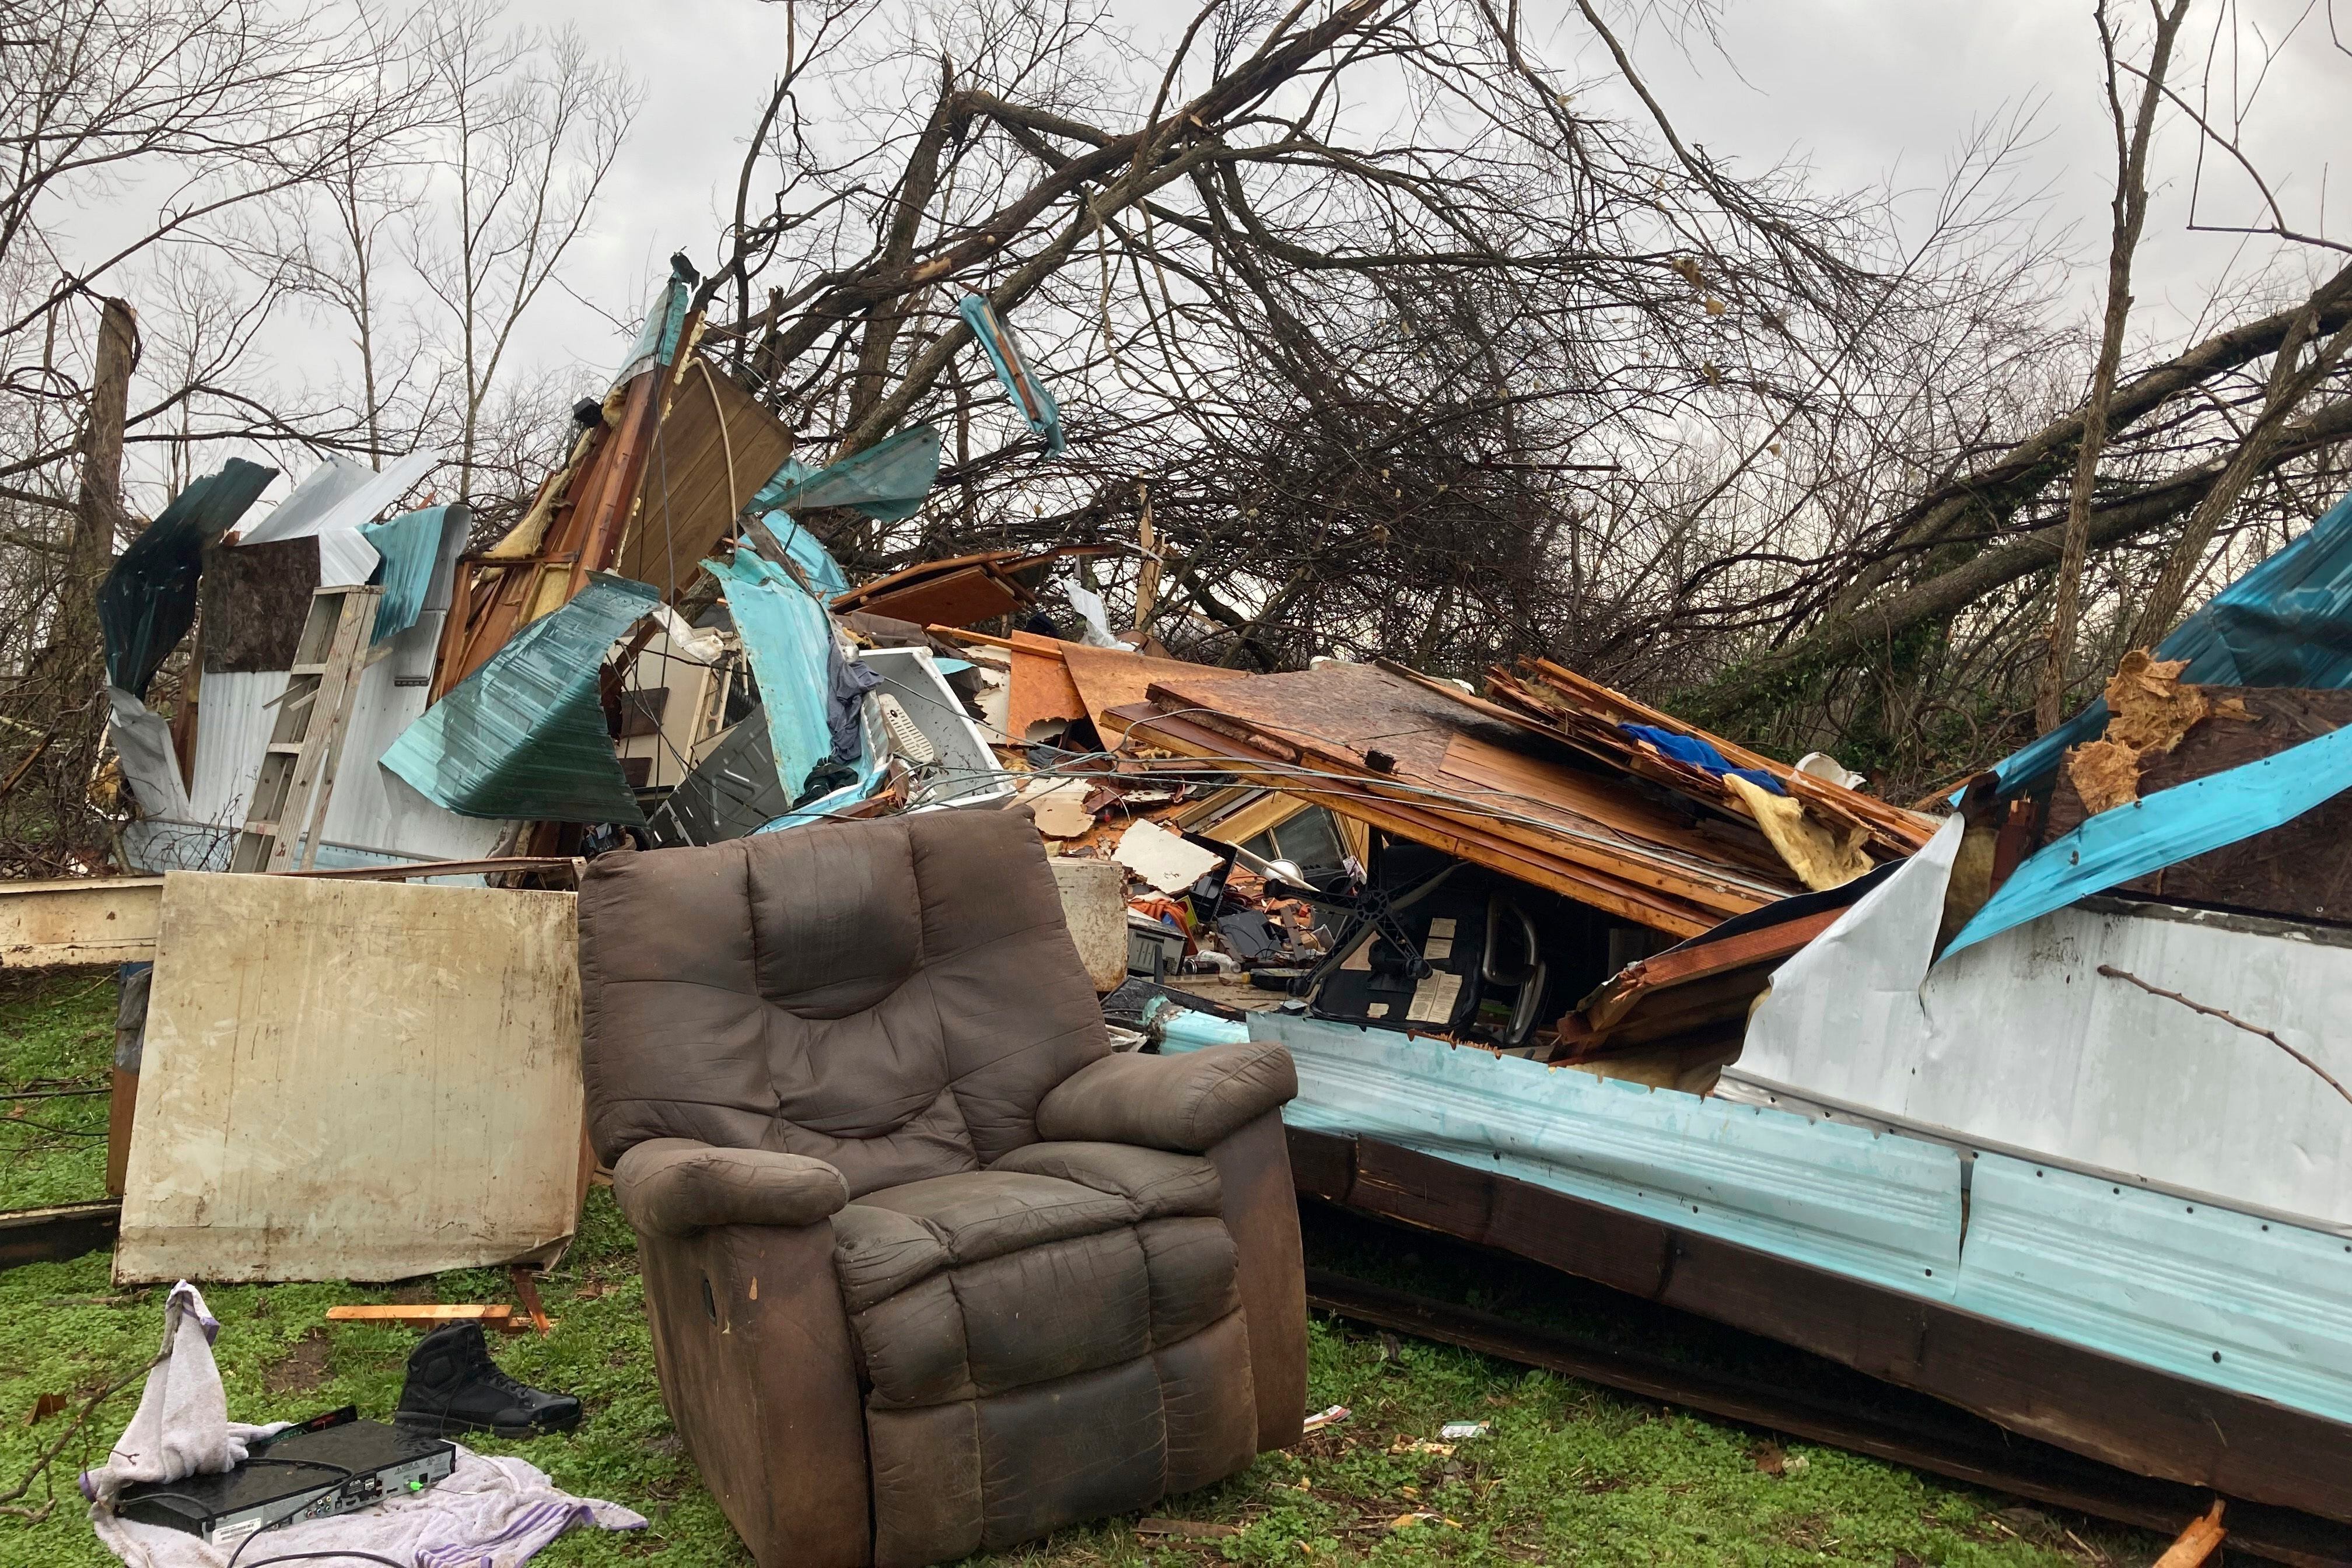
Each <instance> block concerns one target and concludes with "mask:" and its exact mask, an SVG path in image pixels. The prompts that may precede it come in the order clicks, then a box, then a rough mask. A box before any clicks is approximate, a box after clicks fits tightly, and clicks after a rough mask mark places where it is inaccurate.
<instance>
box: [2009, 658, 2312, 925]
mask: <svg viewBox="0 0 2352 1568" xmlns="http://www.w3.org/2000/svg"><path fill="white" fill-rule="evenodd" d="M2203 689H2204V690H2206V691H2207V692H2209V693H2210V695H2212V696H2214V697H2216V698H2221V697H2234V698H2237V699H2239V700H2242V701H2243V702H2244V703H2245V705H2246V708H2247V710H2249V711H2250V712H2252V714H2253V715H2254V721H2253V722H2252V723H2247V722H2245V721H2240V720H2230V719H2208V720H2206V721H2203V722H2202V723H2200V724H2198V725H2196V726H2194V727H2193V728H2191V729H2190V730H2189V732H2188V733H2187V734H2186V735H2184V736H2182V737H2181V740H2180V743H2179V745H2178V746H2176V747H2174V748H2173V749H2172V750H2171V751H2169V752H2165V753H2163V754H2162V755H2160V756H2153V757H2148V758H2147V759H2146V760H2145V761H2144V763H2142V766H2141V770H2140V779H2139V793H2140V797H2141V798H2142V799H2143V800H2144V799H2146V798H2147V797H2148V796H2149V795H2156V794H2158V793H2160V792H2162V791H2164V790H2168V789H2172V788H2174V787H2176V786H2178V785H2180V784H2187V783H2188V782H2189V781H2190V780H2191V779H2200V778H2205V777H2208V776H2210V775H2211V774H2213V773H2221V772H2224V771H2226V770H2228V769H2230V768H2233V767H2238V766H2241V765H2242V764H2244V763H2251V762H2255V761H2258V760H2260V759H2261V758H2263V757H2268V756H2274V755H2276V754H2277V753H2278V752H2283V751H2285V750H2286V749H2288V748H2289V747H2291V746H2296V745H2300V744H2302V743H2303V742H2305V741H2308V740H2312V739H2314V738H2315V737H2317V736H2320V735H2325V734H2326V733H2328V732H2329V731H2334V730H2336V729H2340V728H2342V727H2343V726H2344V725H2346V724H2352V691H2297V690H2290V689H2278V688H2270V687H2242V688H2241V687H2207V688H2203ZM2086 815H2087V813H2086V812H2085V811H2084V805H2083V796H2082V793H2081V792H2080V791H2078V790H2077V789H2075V787H2074V780H2073V778H2071V777H2070V776H2068V774H2067V773H2066V771H2065V769H2063V768H2061V769H2060V770H2059V773H2058V782H2057V784H2056V786H2055V787H2054V788H2053V790H2052V792H2051V795H2050V804H2049V812H2048V816H2047V820H2046V823H2045V825H2044V826H2043V828H2042V842H2043V843H2047V842H2049V841H2050V840H2051V839H2053V838H2056V837H2060V836H2061V835H2063V834H2065V833H2069V832H2071V831H2073V830H2074V828H2076V827H2078V826H2081V825H2082V822H2083V819H2084V816H2086ZM2116 890H2117V891H2118V892H2123V893H2147V894H2149V895H2151V896H2153V897H2156V898H2160V899H2177V900H2183V901H2185V902H2189V903H2195V904H2212V905H2217V906H2220V907H2221V908H2223V909H2233V910H2250V911H2252V912H2253V913H2257V914H2266V915H2278V916H2281V917H2284V918H2285V919H2288V920H2313V921H2332V922H2335V923H2337V924H2341V923H2344V922H2346V921H2352V795H2338V796H2336V798H2335V799H2334V800H2331V801H2328V802H2326V803H2325V804H2324V805H2320V806H2318V807H2316V808H2315V809H2314V810H2311V811H2307V812H2305V813H2304V815H2303V816H2298V817H2296V818H2295V819H2294V821H2292V822H2289V823H2285V824H2284V825H2282V826H2278V827H2273V828H2272V829H2271V830H2270V831H2269V832H2267V833H2258V834H2255V835H2254V836H2253V837H2250V838H2242V839H2240V840H2239V841H2238V842H2237V843H2235V844H2225V845H2223V846H2222V847H2221V848H2219V849H2211V850H2208V851H2207V852H2206V853H2204V854H2202V855H2197V856H2192V857H2190V858H2189V859H2186V860H2182V861H2179V862H2178V863H2177V864H2175V865H2171V866H2167V867H2165V868H2163V869H2162V870H2159V871H2156V872H2152V873H2150V874H2149V875H2147V876H2146V877H2142V878H2139V879H2137V880H2134V881H2130V882H2126V883H2125V884H2123V886H2122V887H2121V888H2119V889H2116Z"/></svg>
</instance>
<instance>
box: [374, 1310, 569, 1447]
mask: <svg viewBox="0 0 2352 1568" xmlns="http://www.w3.org/2000/svg"><path fill="white" fill-rule="evenodd" d="M392 1420H393V1425H394V1426H405V1427H407V1428H408V1429H409V1430H411V1431H413V1432H429V1433H433V1434H435V1435H436V1436H437V1435H439V1434H442V1433H446V1432H492V1433H496V1434H497V1435H498V1436H501V1437H536V1436H540V1435H541V1434H542V1433H546V1432H569V1431H571V1430H572V1428H573V1427H574V1426H579V1425H580V1401H578V1400H577V1399H574V1398H573V1397H572V1395H571V1394H549V1393H547V1392H545V1391H544V1390H541V1389H537V1388H530V1387H526V1386H525V1385H524V1384H520V1383H517V1382H516V1381H515V1380H514V1379H513V1378H511V1377H509V1376H508V1375H507V1374H506V1373H503V1372H500V1371H499V1366H498V1363H496V1362H494V1361H492V1360H491V1359H490V1347H489V1346H488V1344H486V1343H484V1342H483V1340H482V1326H481V1325H480V1324H479V1323H450V1324H448V1325H446V1327H443V1328H438V1329H436V1330H434V1331H432V1332H431V1333H429V1334H427V1335H425V1340H424V1342H423V1343H421V1344H419V1345H418V1346H417V1347H416V1350H415V1352H414V1353H413V1354H411V1355H410V1356H409V1358H408V1382H407V1383H406V1384H404V1385H403V1386H402V1388H401V1391H400V1408H399V1409H397V1410H395V1411H394V1412H393V1413H392Z"/></svg>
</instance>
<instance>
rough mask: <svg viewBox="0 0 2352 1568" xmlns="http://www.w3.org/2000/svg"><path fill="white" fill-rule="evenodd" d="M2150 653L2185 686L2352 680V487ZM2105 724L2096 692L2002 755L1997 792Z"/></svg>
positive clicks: (2042, 768)
mask: <svg viewBox="0 0 2352 1568" xmlns="http://www.w3.org/2000/svg"><path fill="white" fill-rule="evenodd" d="M2156 657H2157V658H2163V659H2175V658H2178V659H2186V660H2188V661H2189V668H2187V669H2185V670H2183V671H2181V674H2180V679H2182V680H2184V681H2187V682H2189V684H2190V685H2193V686H2284V687H2291V688H2297V689H2305V690H2326V689H2337V688H2341V687H2346V686H2352V496H2347V497H2345V498H2344V500H2340V501H2337V502H2336V505H2335V506H2334V507H2332V508H2331V509H2329V510H2328V511H2327V513H2326V516H2324V517H2322V518H2321V519H2320V520H2319V521H2317V522H2315V523H2313V524H2312V525H2311V527H2310V528H2309V529H2307V530H2306V531H2305V532H2304V534H2303V535H2302V537H2301V538H2299V539H2296V540H2295V541H2294V542H2292V543H2290V544H2288V545H2287V546H2286V548H2284V550H2281V551H2280V552H2278V553H2277V554H2275V555H2273V556H2271V557H2270V558H2269V559H2268V560H2266V561H2264V562H2263V563H2262V564H2261V565H2259V566H2256V567H2255V568H2254V569H2253V570H2252V571H2251V572H2249V573H2247V574H2245V575H2244V576H2242V577H2241V578H2239V579H2238V580H2237V581H2236V582H2234V583H2232V584H2230V585H2229V586H2228V587H2226V588H2224V589H2222V590H2221V592H2220V593H2218V594H2216V595H2213V597H2212V599H2211V600H2210V602H2209V603H2208V604H2207V605H2205V607H2204V608H2203V609H2201V610H2199V611H2198V612H2197V613H2196V614H2195V615H2193V616H2189V618H2188V619H2187V620H2185V621H2183V622H2181V623H2180V626H2179V629H2178V630H2177V631H2175V632H2174V633H2173V634H2172V635H2171V636H2170V637H2167V638H2165V639H2164V641H2163V642H2161V643H2159V644H2158V646H2157V649H2156ZM2106 725H2107V703H2106V700H2105V698H2101V699H2099V700H2097V701H2095V702H2093V703H2092V704H2091V705H2090V706H2089V707H2088V708H2085V709H2084V710H2083V711H2081V712H2080V713H2077V714H2076V715H2075V716H2074V718H2073V719H2072V720H2070V721H2067V722H2066V723H2063V724H2061V725H2060V726H2058V728H2056V729H2055V730H2053V731H2050V733H2048V734H2046V735H2044V736H2042V738H2041V739H2040V740H2038V741H2036V742H2033V743H2032V745H2030V746H2027V747H2025V748H2024V749H2023V750H2022V751H2020V752H2017V753H2016V754H2015V755H2013V756H2011V758H2009V759H2008V760H2007V761H2006V762H2003V763H2000V767H1999V768H1998V770H1997V771H1998V772H1999V773H2000V793H2001V794H2002V795H2015V794H2017V793H2018V792H2019V791H2021V790H2022V789H2025V788H2026V787H2028V786H2030V785H2032V784H2035V783H2037V782H2038V781H2040V780H2041V779H2042V777H2043V776H2044V775H2045V774H2047V773H2049V772H2050V770H2051V769H2053V768H2054V767H2056V766H2057V765H2058V759H2059V758H2060V757H2061V756H2063V755H2064V754H2065V752H2066V749H2067V748H2068V747H2069V746H2079V745H2081V744H2082V743H2083V742H2085V741H2090V740H2095V739H2096V738H2097V737H2098V736H2099V735H2100V734H2101V733H2103V732H2104V731H2105V729H2106ZM2167 793H2169V792H2167Z"/></svg>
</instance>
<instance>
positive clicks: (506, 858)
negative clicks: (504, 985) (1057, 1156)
mask: <svg viewBox="0 0 2352 1568" xmlns="http://www.w3.org/2000/svg"><path fill="white" fill-rule="evenodd" d="M586 866H587V862H586V861H584V860H583V859H581V858H580V857H578V856H576V855H501V856H496V857H493V858H489V859H487V860H404V861H402V862H401V863H399V864H398V865H394V866H330V867H326V868H322V869H313V870H308V871H281V872H278V875H279V876H281V877H308V878H311V879H316V880H320V881H338V882H405V881H411V880H414V879H416V878H419V877H475V876H496V875H498V874H499V873H500V872H505V871H561V870H569V871H570V872H572V877H573V879H574V880H577V879H578V878H579V874H580V873H581V871H582V870H583V869H584V868H586ZM157 880H158V881H161V880H162V879H161V878H158V879H157Z"/></svg>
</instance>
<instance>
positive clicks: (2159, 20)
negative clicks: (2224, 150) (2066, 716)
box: [2033, 0, 2189, 730]
mask: <svg viewBox="0 0 2352 1568" xmlns="http://www.w3.org/2000/svg"><path fill="white" fill-rule="evenodd" d="M2148 11H2149V17H2148V20H2149V23H2150V25H2151V26H2152V28H2153V32H2154V36H2153V37H2151V38H2150V40H2149V43H2148V61H2147V70H2146V72H2145V73H2144V78H2145V79H2144V83H2143V85H2142V86H2141V87H2140V89H2139V101H2138V104H2137V107H2136V108H2135V109H2134V110H2132V111H2131V112H2130V117H2129V118H2130V123H2129V124H2128V125H2126V122H2125V121H2126V111H2125V109H2124V99H2123V78H2124V76H2125V75H2126V66H2125V65H2124V63H2123V60H2122V57H2121V52H2120V51H2121V49H2122V47H2123V45H2122V44H2121V42H2120V41H2119V40H2118V38H2117V37H2116V22H2115V18H2114V17H2113V16H2111V15H2110V14H2109V12H2108V9H2107V4H2106V0H2098V4H2097V5H2095V6H2094V7H2093V10H2092V17H2093V20H2094V21H2095V23H2096V24H2097V26H2098V29H2099V55H2100V58H2101V59H2102V60H2103V61H2104V62H2105V66H2106V79H2105V88H2106V104H2107V118H2108V121H2109V124H2110V126H2111V127H2112V129H2113V130H2114V132H2115V138H2116V195H2115V200H2114V203H2113V204H2112V206H2113V213H2114V224H2113V229H2112V233H2111V234H2110V236H2109V239H2108V248H2107V309H2106V315H2105V321H2104V322H2103V323H2102V326H2101V329H2100V334H2099V362H2098V364H2097V367H2096V368H2095V369H2094V370H2093V371H2092V372H2091V394H2090V396H2089V397H2087V398H2085V399H2084V404H2083V431H2082V435H2081V436H2080V437H2078V438H2077V440H2076V443H2075V448H2074V488H2073V489H2071V490H2070V491H2069V492H2068V494H2067V500H2066V539H2065V543H2064V545H2063V548H2062V549H2061V551H2060V553H2059V557H2058V581H2057V586H2056V590H2055V592H2054V595H2053V604H2052V608H2051V612H2050V655H2049V658H2048V659H2047V660H2046V661H2045V662H2044V663H2043V665H2042V685H2041V688H2040V689H2039V691H2038V693H2037V694H2036V696H2035V699H2034V704H2033V719H2034V722H2035V723H2037V724H2039V725H2040V726H2041V727H2042V729H2044V730H2053V729H2055V728H2057V725H2058V720H2059V717H2060V714H2061V712H2062V710H2063V703H2064V701H2065V696H2066V678H2067V675H2068V673H2069V667H2070V666H2071V665H2072V663H2073V661H2074V628H2075V623H2076V622H2077V621H2078V620H2079V619H2080V617H2081V615H2082V595H2083V553H2084V550H2085V549H2086V548H2087V547H2088V545H2089V542H2090V531H2091V492H2092V489H2093V487H2094V486H2095V484H2096V483H2097V481H2098V477H2099V453H2100V451H2101V449H2102V448H2103V447H2105V445H2106V439H2107V405H2108V402H2109V401H2110V400H2111V399H2112V398H2113V397H2114V396H2115V390H2116V370H2117V369H2118V367H2119V366H2120V365H2121V364H2122V363H2123V357H2124V330H2125V328H2126V325H2127V324H2128V323H2129V322H2130V320H2131V307H2132V297H2131V272H2132V257H2133V255H2134V254H2135V253H2136V252H2137V250H2138V249H2139V237H2140V230H2141V229H2142V228H2143V227H2144V226H2146V224H2147V149H2148V143H2149V142H2150V141H2151V140H2153V139H2154V136H2155V133H2156V108H2157V102H2158V99H2159V98H2160V97H2161V96H2162V89H2163V83H2164V79H2165V77H2166V76H2167V74H2168V72H2169V71H2170V69H2171V66H2172V46H2173V43H2174V41H2175V40H2176V39H2177V38H2179V36H2180V24H2181V23H2182V22H2183V21H2184V20H2186V19H2187V17H2188V16H2189V0H2173V5H2172V8H2171V9H2170V10H2166V9H2165V8H2164V6H2163V5H2162V4H2161V3H2160V0H2150V3H2149V6H2148Z"/></svg>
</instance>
